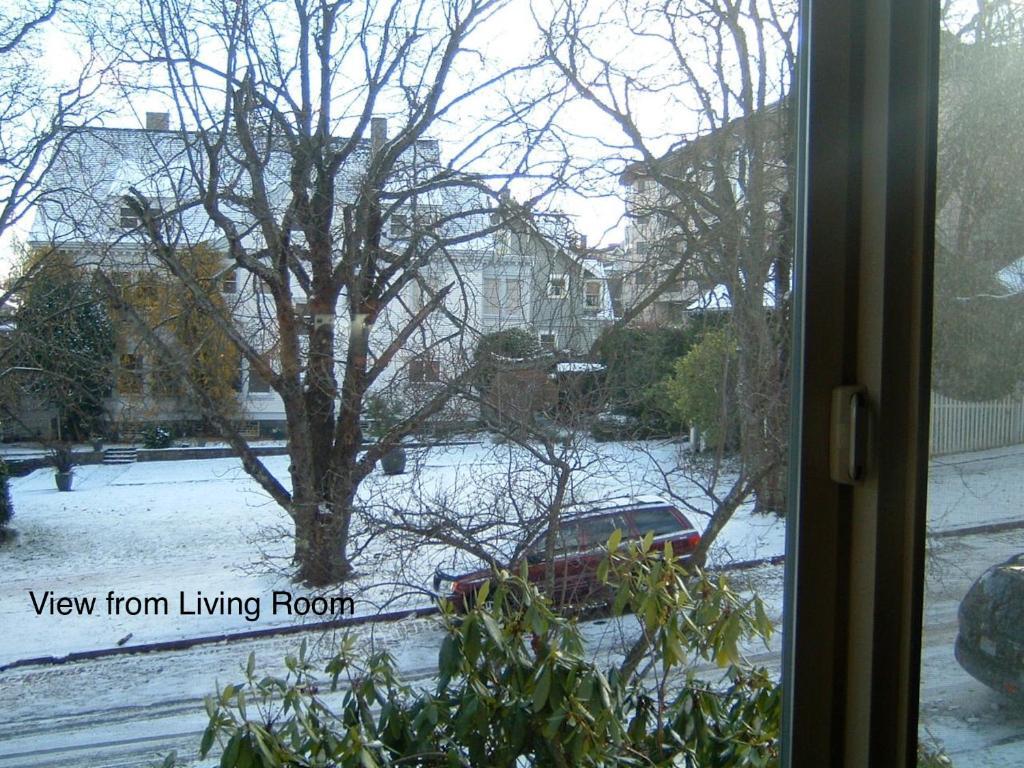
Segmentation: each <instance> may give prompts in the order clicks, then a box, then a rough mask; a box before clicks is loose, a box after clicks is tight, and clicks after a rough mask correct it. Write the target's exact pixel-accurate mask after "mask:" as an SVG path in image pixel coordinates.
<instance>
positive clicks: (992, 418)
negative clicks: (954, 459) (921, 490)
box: [930, 392, 1024, 456]
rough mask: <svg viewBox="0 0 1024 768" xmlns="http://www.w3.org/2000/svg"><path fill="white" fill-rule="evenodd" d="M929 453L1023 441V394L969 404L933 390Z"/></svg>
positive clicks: (1017, 443) (996, 446)
mask: <svg viewBox="0 0 1024 768" xmlns="http://www.w3.org/2000/svg"><path fill="white" fill-rule="evenodd" d="M930 434H931V455H932V456H941V455H942V454H946V453H961V452H964V451H982V450H985V449H986V448H1000V447H1002V446H1004V445H1020V444H1022V443H1024V397H1019V396H1017V397H1014V396H1011V397H1005V398H1003V399H1002V400H991V401H989V402H981V403H971V402H962V401H960V400H954V399H953V398H951V397H946V396H944V395H940V394H937V393H935V392H933V393H932V409H931V419H930Z"/></svg>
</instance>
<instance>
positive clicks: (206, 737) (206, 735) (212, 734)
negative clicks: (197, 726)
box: [199, 723, 217, 757]
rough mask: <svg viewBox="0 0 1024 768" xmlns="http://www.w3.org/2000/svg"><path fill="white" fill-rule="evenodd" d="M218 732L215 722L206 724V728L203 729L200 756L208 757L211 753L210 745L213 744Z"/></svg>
mask: <svg viewBox="0 0 1024 768" xmlns="http://www.w3.org/2000/svg"><path fill="white" fill-rule="evenodd" d="M216 735H217V732H216V731H215V730H214V728H213V723H210V724H209V725H208V726H206V730H205V731H203V738H202V740H201V741H200V742H199V756H200V757H206V756H207V755H208V754H209V753H210V747H212V746H213V740H214V738H216Z"/></svg>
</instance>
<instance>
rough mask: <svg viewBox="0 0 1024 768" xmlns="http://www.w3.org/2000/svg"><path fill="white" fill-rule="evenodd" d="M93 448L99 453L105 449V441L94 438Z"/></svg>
mask: <svg viewBox="0 0 1024 768" xmlns="http://www.w3.org/2000/svg"><path fill="white" fill-rule="evenodd" d="M92 449H93V450H94V451H96V452H97V453H99V452H100V451H102V450H103V441H102V440H93V441H92Z"/></svg>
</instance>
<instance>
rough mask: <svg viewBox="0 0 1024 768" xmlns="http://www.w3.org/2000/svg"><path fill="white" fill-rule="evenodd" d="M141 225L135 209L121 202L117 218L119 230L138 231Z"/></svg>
mask: <svg viewBox="0 0 1024 768" xmlns="http://www.w3.org/2000/svg"><path fill="white" fill-rule="evenodd" d="M141 223H142V221H141V219H139V214H138V213H137V212H136V209H135V207H134V206H132V205H128V204H127V203H124V202H122V203H121V211H120V218H119V224H120V226H121V229H138V228H139V225H140V224H141Z"/></svg>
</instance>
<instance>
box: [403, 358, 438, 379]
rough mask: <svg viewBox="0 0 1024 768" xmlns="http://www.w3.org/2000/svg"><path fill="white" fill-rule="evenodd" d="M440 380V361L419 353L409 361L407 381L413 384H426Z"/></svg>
mask: <svg viewBox="0 0 1024 768" xmlns="http://www.w3.org/2000/svg"><path fill="white" fill-rule="evenodd" d="M440 380H441V363H440V362H439V361H438V360H436V359H434V358H432V357H430V356H428V355H420V356H419V357H414V358H413V359H412V360H410V361H409V381H410V382H411V383H413V384H428V383H433V382H438V381H440Z"/></svg>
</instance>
